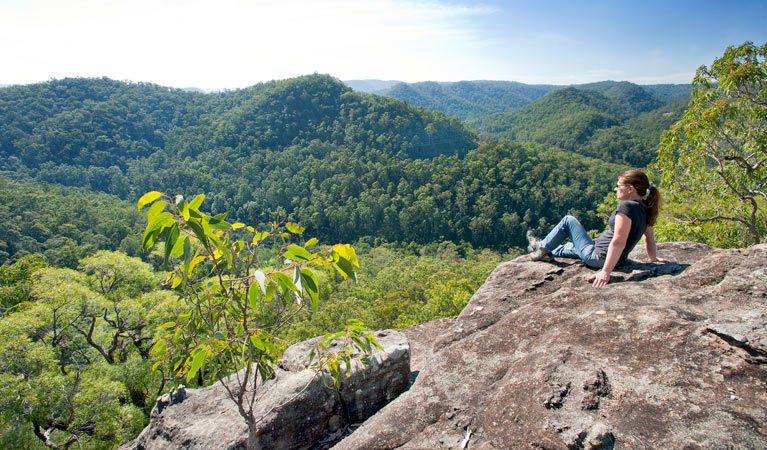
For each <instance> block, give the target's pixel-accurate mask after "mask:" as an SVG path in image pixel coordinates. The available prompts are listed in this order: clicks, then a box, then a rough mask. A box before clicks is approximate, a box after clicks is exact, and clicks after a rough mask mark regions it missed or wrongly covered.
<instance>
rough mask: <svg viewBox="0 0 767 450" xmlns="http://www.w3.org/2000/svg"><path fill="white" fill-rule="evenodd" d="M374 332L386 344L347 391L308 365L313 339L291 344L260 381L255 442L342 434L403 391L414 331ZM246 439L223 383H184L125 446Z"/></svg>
mask: <svg viewBox="0 0 767 450" xmlns="http://www.w3.org/2000/svg"><path fill="white" fill-rule="evenodd" d="M375 336H376V339H377V340H378V343H379V344H380V345H381V346H382V347H383V351H380V350H375V352H374V355H373V356H372V357H371V364H370V365H369V366H363V365H362V364H361V363H357V364H355V366H354V367H353V369H352V371H351V373H350V374H349V376H348V377H347V378H346V379H345V381H344V387H343V388H342V389H341V392H340V393H338V392H337V391H336V390H335V388H332V387H330V386H332V381H331V380H328V379H326V380H322V379H321V378H320V376H318V375H317V373H316V372H315V371H314V370H310V369H307V365H308V361H307V360H306V357H307V355H308V353H309V350H310V348H311V344H312V342H313V340H312V341H306V342H303V343H300V344H296V345H294V346H292V347H290V348H289V349H288V350H287V351H286V352H285V355H284V357H283V360H281V361H280V366H281V367H278V368H276V376H275V377H274V378H273V379H272V380H269V381H267V382H266V383H264V384H263V385H262V386H261V387H260V388H259V392H258V397H257V405H256V410H255V416H256V417H261V418H262V420H260V421H259V423H258V433H257V437H256V438H254V439H251V444H255V445H257V446H258V448H260V449H264V450H267V449H268V450H297V449H306V448H310V447H312V446H313V445H314V444H315V443H317V442H318V441H320V440H321V439H322V438H323V436H326V435H327V434H329V433H334V432H337V431H338V433H339V434H340V431H339V430H340V429H341V428H342V427H344V426H345V425H347V424H352V423H358V422H361V421H363V420H365V419H367V418H368V417H370V415H371V414H373V413H375V412H376V411H378V410H379V409H380V408H381V407H383V406H384V405H385V404H386V403H388V402H389V401H391V400H392V399H393V398H394V397H396V396H397V395H399V394H400V393H401V392H402V391H404V390H405V389H406V388H407V385H408V381H409V377H410V347H409V345H408V341H407V338H406V337H405V335H404V334H402V333H400V332H397V331H390V330H385V331H379V332H377V333H375ZM317 339H321V338H317ZM334 345H335V344H334ZM332 350H333V349H332V347H331V351H332ZM247 446H248V427H247V424H246V423H245V420H244V419H243V418H242V417H241V416H240V414H239V413H238V412H237V407H236V405H235V404H234V402H233V401H232V400H231V399H230V398H229V396H228V394H227V392H226V390H225V389H224V387H223V386H221V384H220V383H216V384H214V385H212V386H209V387H206V388H203V389H185V388H183V387H182V388H180V389H179V390H178V391H175V392H171V393H170V394H166V395H164V396H162V397H160V398H159V399H158V401H157V404H156V405H155V407H154V409H153V410H152V414H151V417H150V422H149V425H148V426H147V427H146V428H145V429H144V431H142V433H141V434H140V435H139V436H138V437H137V438H136V439H134V440H133V441H131V442H128V443H126V444H124V445H123V446H121V447H120V450H165V449H199V450H202V449H245V448H247Z"/></svg>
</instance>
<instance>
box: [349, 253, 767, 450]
mask: <svg viewBox="0 0 767 450" xmlns="http://www.w3.org/2000/svg"><path fill="white" fill-rule="evenodd" d="M659 254H660V256H662V257H664V258H666V259H669V260H673V261H675V262H667V263H654V264H653V263H645V264H640V263H634V264H630V265H628V266H627V267H625V268H623V269H622V271H618V272H615V273H614V275H615V276H614V277H613V281H612V282H611V283H610V284H609V285H607V286H606V287H603V288H601V289H595V288H592V287H591V286H590V284H589V283H587V281H586V278H587V277H588V275H590V274H592V273H593V271H591V270H589V269H588V268H586V267H584V266H582V265H581V264H579V263H575V262H573V261H572V260H565V259H560V260H557V261H556V262H555V263H553V264H552V263H545V262H533V261H530V260H529V257H527V256H521V257H519V258H517V259H515V260H513V261H509V262H506V263H503V264H501V265H500V266H499V267H498V268H497V269H496V270H495V271H494V272H493V273H492V274H491V275H490V277H489V278H488V279H487V281H486V282H485V284H484V285H483V286H482V287H481V288H480V289H479V290H478V291H477V292H476V294H475V295H474V296H473V297H472V299H471V301H470V302H469V304H468V305H467V306H466V308H465V309H464V310H463V312H462V313H461V314H460V315H459V316H458V317H456V318H452V319H444V320H440V321H436V322H431V323H427V324H423V325H419V326H415V327H411V328H407V329H404V330H402V331H403V332H404V333H405V334H406V335H407V336H408V337H409V338H410V341H411V349H412V366H413V370H414V372H415V373H417V378H416V380H415V383H414V384H413V385H412V387H411V388H410V389H409V390H408V391H407V392H405V393H404V394H402V395H401V396H399V397H398V398H397V399H396V400H394V401H393V402H391V403H389V404H388V405H387V406H386V407H385V408H384V409H383V410H381V411H379V412H378V413H377V414H376V415H374V416H373V417H371V418H370V419H368V420H367V421H366V422H365V423H364V424H363V425H362V426H361V427H360V428H358V429H357V430H356V431H355V432H354V433H353V434H351V435H350V436H348V437H347V438H345V439H344V440H343V441H341V442H340V443H339V444H338V445H336V446H335V447H334V449H338V450H351V449H360V450H362V449H364V450H374V449H410V450H415V449H464V448H466V449H478V450H479V449H481V450H493V449H518V448H547V449H578V448H587V449H597V448H606V449H609V448H614V447H615V448H639V449H649V448H658V449H660V448H663V449H677V448H679V449H682V448H684V449H708V448H711V449H714V448H746V449H764V448H767V364H766V363H767V246H766V245H758V246H754V247H750V248H747V249H741V250H721V249H713V248H710V247H707V246H705V245H701V244H692V243H667V244H661V245H660V246H659ZM631 257H632V259H633V260H635V261H641V260H646V255H644V249H636V250H635V251H634V252H633V253H632V255H631Z"/></svg>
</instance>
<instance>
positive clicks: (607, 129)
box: [467, 81, 690, 167]
mask: <svg viewBox="0 0 767 450" xmlns="http://www.w3.org/2000/svg"><path fill="white" fill-rule="evenodd" d="M689 95H690V87H689V86H683V85H657V86H645V87H642V86H638V85H636V84H632V83H628V82H620V83H617V82H612V81H607V82H601V83H594V84H590V85H582V86H580V87H567V88H563V89H559V90H556V91H553V92H551V93H549V94H548V95H546V96H544V97H542V98H540V99H539V100H536V101H535V102H532V103H530V104H527V105H525V106H523V107H522V108H520V109H518V110H515V111H512V112H506V113H499V114H495V115H491V116H485V117H481V118H478V119H473V120H470V121H467V122H468V123H469V124H470V125H472V126H474V127H476V128H477V129H479V130H480V132H481V133H482V134H485V135H489V136H493V137H496V138H502V139H514V140H522V141H534V142H539V143H541V144H545V145H549V146H555V147H558V148H561V149H563V150H567V151H571V152H574V153H578V154H581V155H585V156H591V157H594V158H599V159H602V160H605V161H611V162H615V163H618V164H626V165H631V166H634V167H644V166H646V165H647V164H649V163H650V162H652V160H653V159H654V158H655V155H656V153H657V148H658V142H659V140H660V135H661V133H662V132H663V130H665V129H667V128H668V127H669V126H671V125H672V124H673V123H675V122H676V121H678V120H679V119H680V118H681V117H682V115H683V113H684V111H685V109H686V107H687V103H688V101H689Z"/></svg>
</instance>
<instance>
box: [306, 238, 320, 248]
mask: <svg viewBox="0 0 767 450" xmlns="http://www.w3.org/2000/svg"><path fill="white" fill-rule="evenodd" d="M317 242H319V241H318V240H317V238H311V239H309V240H308V241H306V244H304V248H309V247H314V246H315V245H317Z"/></svg>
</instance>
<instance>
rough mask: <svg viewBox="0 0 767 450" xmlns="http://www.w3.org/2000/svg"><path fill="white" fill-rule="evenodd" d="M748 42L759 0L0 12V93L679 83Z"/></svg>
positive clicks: (249, 0)
mask: <svg viewBox="0 0 767 450" xmlns="http://www.w3.org/2000/svg"><path fill="white" fill-rule="evenodd" d="M747 40H750V41H753V42H755V43H757V44H764V43H765V42H767V1H765V0H759V1H753V0H743V1H738V0H733V1H729V2H721V1H718V2H715V1H708V0H699V1H688V0H683V1H674V0H665V1H655V0H643V1H628V0H625V1H619V0H616V1H606V0H605V1H596V0H594V1H588V0H585V1H573V0H571V1H558V0H557V1H546V0H538V1H521V0H520V1H437V0H430V1H400V0H353V1H347V0H281V1H276V0H275V1H262V0H215V1H214V0H205V1H203V0H130V1H123V0H66V1H62V0H0V84H26V83H34V82H39V81H45V80H48V79H51V78H63V77H68V76H83V77H97V76H107V77H110V78H113V79H118V80H130V81H136V82H139V81H144V82H152V83H157V84H161V85H166V86H173V87H199V88H203V89H225V88H226V89H235V88H241V87H246V86H250V85H253V84H256V83H258V82H262V81H268V80H273V79H284V78H290V77H295V76H299V75H304V74H308V73H313V72H319V73H327V74H330V75H332V76H335V77H337V78H340V79H342V80H349V79H382V80H401V81H407V82H416V81H425V80H433V81H459V80H480V79H483V80H490V79H492V80H510V81H519V82H523V83H547V84H571V83H586V82H592V81H601V80H608V79H610V80H628V81H632V82H636V83H641V84H655V83H689V82H690V81H691V79H692V77H693V75H694V73H695V70H696V69H697V68H698V67H699V66H700V65H702V64H706V65H709V64H711V62H713V60H714V58H716V57H718V56H721V55H722V53H723V52H724V50H725V48H726V47H727V46H730V45H739V44H742V43H743V42H744V41H747Z"/></svg>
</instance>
